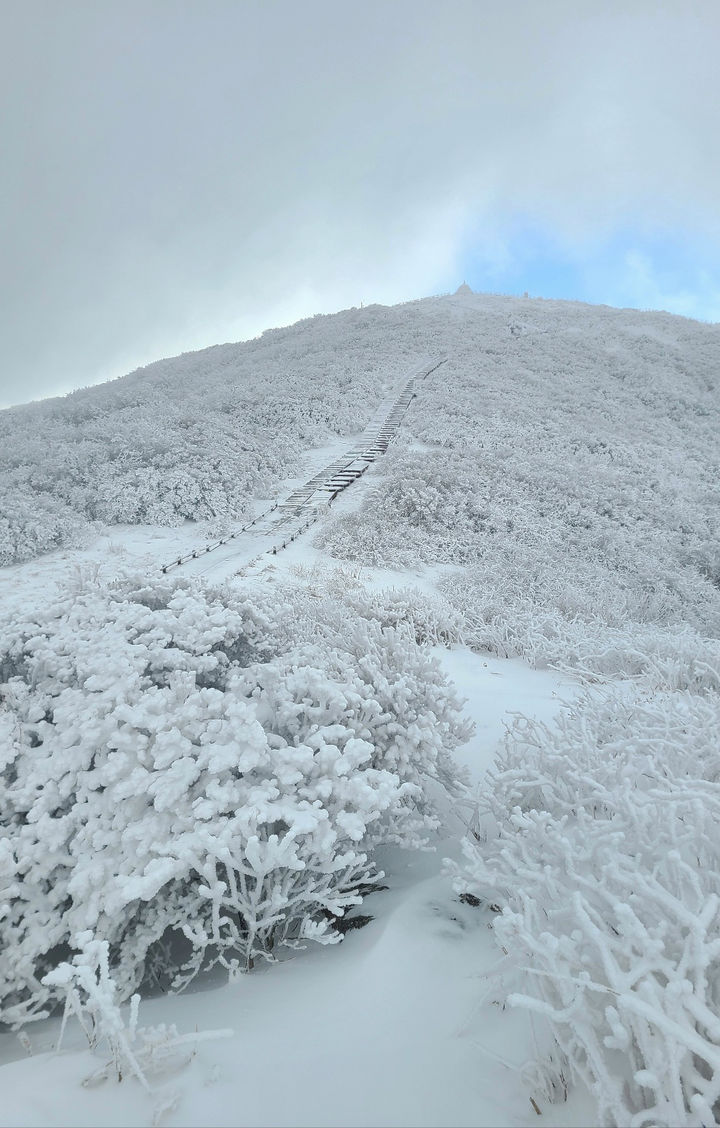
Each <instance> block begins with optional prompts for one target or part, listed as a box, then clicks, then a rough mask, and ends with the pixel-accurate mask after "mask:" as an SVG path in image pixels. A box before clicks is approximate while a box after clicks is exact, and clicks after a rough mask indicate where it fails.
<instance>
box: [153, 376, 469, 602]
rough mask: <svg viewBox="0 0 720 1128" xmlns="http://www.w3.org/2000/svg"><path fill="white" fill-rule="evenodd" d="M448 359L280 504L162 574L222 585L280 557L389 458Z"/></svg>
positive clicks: (391, 400) (334, 450)
mask: <svg viewBox="0 0 720 1128" xmlns="http://www.w3.org/2000/svg"><path fill="white" fill-rule="evenodd" d="M446 359H447V358H446V357H436V358H435V359H434V360H432V361H430V362H429V363H428V364H425V365H423V366H422V367H420V368H417V369H413V371H412V373H411V374H410V375H409V376H408V377H407V378H406V380H405V381H404V383H403V384H402V385H401V387H400V388H399V389H396V390H395V391H394V392H392V393H391V394H390V395H388V396H386V397H385V399H384V400H383V401H382V402H381V403H380V404H379V405H378V407H377V410H376V411H375V414H374V416H373V418H372V419H371V421H370V423H369V424H368V425H367V427H366V428H365V430H364V431H362V432H360V433H359V434H358V435H356V436H355V437H354V439H348V438H342V439H340V440H337V441H336V442H335V443H332V444H330V445H329V446H328V447H326V448H324V449H323V455H324V458H323V465H321V466H320V468H319V469H314V470H313V471H312V474H311V476H310V477H309V478H308V479H306V480H305V481H301V482H296V483H293V484H292V486H291V488H290V491H289V493H288V494H287V495H286V496H285V497H284V498H283V499H282V500H280V501H277V502H275V503H274V504H273V506H272V507H268V508H267V509H266V510H265V511H264V512H263V513H262V514H261V515H259V516H258V517H256V518H255V519H254V520H253V521H252V522H251V523H249V524H247V525H244V526H242V527H241V528H239V529H237V530H236V531H234V532H232V533H230V534H228V535H227V536H226V537H223V538H221V539H220V540H218V541H216V542H210V543H209V544H206V545H201V546H198V547H197V548H195V549H192V550H191V551H190V552H186V553H184V554H183V553H180V554H179V555H178V556H177V557H176V558H175V559H171V560H167V561H166V562H165V563H164V564H163V565H162V571H163V572H171V571H174V570H176V569H178V570H180V571H182V573H183V574H184V575H193V576H203V577H205V578H209V579H213V580H223V579H227V578H228V577H229V576H231V575H233V574H234V573H236V572H238V571H239V570H240V569H241V568H242V569H244V570H247V568H248V566H249V565H252V564H253V563H255V562H257V563H260V562H261V561H262V560H263V558H265V557H268V556H276V555H277V554H278V553H280V552H282V551H283V550H284V549H286V548H287V547H288V546H289V545H290V544H292V543H294V542H295V541H296V540H297V539H298V538H299V537H301V536H302V535H303V533H305V532H306V531H307V530H308V529H309V528H310V527H311V526H312V525H313V524H314V523H315V522H316V521H317V520H318V519H319V518H320V517H322V516H323V515H324V514H325V513H326V512H327V508H328V506H329V505H330V504H331V503H332V502H333V501H334V499H335V498H336V497H337V496H338V494H340V493H342V492H343V490H345V489H347V487H348V486H350V485H352V484H353V482H356V481H358V479H359V478H361V477H362V475H363V474H364V473H365V471H366V470H367V469H368V467H369V466H371V465H372V463H373V462H375V460H376V459H378V458H381V457H382V456H383V455H384V454H385V452H386V451H387V448H388V446H389V445H390V443H391V442H392V440H393V438H394V437H395V435H396V433H397V431H398V428H399V427H400V424H401V423H402V421H403V419H404V417H405V414H406V412H407V410H408V408H409V406H410V403H411V401H412V399H413V398H414V395H415V391H414V389H415V385H416V384H417V383H418V382H419V381H421V380H424V379H425V378H426V377H427V376H429V375H430V374H431V373H432V372H434V371H435V370H436V369H437V368H439V367H440V365H441V364H444V363H445V361H446ZM317 453H318V452H315V454H316V461H317Z"/></svg>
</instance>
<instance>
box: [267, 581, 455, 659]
mask: <svg viewBox="0 0 720 1128" xmlns="http://www.w3.org/2000/svg"><path fill="white" fill-rule="evenodd" d="M294 573H295V575H297V576H298V577H299V578H300V579H301V580H302V582H303V593H302V594H301V593H300V592H298V591H297V590H295V591H293V602H294V606H295V614H296V616H297V615H298V614H300V615H304V616H305V617H306V619H307V622H308V624H309V623H310V621H320V622H321V623H327V624H332V629H333V630H336V631H337V630H339V629H340V628H341V621H340V617H341V616H342V614H343V613H344V612H343V610H342V608H344V607H346V606H347V607H349V608H350V611H351V613H352V614H356V615H360V616H361V617H362V618H363V619H372V620H374V621H376V622H378V623H380V624H381V626H383V627H395V628H398V629H401V628H403V627H407V628H408V629H409V630H410V631H411V632H412V634H413V635H414V637H415V641H416V642H418V643H419V644H421V645H423V644H429V645H431V646H435V645H440V646H453V645H454V644H455V643H458V642H462V641H463V631H464V622H463V616H462V615H461V614H460V612H459V611H457V610H456V609H455V608H454V607H453V606H452V605H451V603H450V602H449V600H448V599H445V598H444V597H443V596H442V595H440V594H439V593H437V592H424V591H421V590H420V589H419V588H417V587H413V586H412V585H409V584H408V585H403V586H402V587H383V588H379V589H373V588H369V587H366V586H365V584H364V583H363V580H362V572H361V570H358V571H357V572H355V573H353V572H351V571H350V569H348V568H347V567H342V566H341V567H338V566H333V565H328V564H323V565H317V564H316V565H314V566H313V567H312V568H308V567H301V568H296V569H294ZM282 587H283V585H282V583H281V584H280V585H279V587H278V589H276V590H282ZM328 597H329V598H328Z"/></svg>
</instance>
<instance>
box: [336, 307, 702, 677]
mask: <svg viewBox="0 0 720 1128" xmlns="http://www.w3.org/2000/svg"><path fill="white" fill-rule="evenodd" d="M445 301H446V307H445V308H446V317H447V320H448V323H449V324H448V329H447V337H448V341H447V345H446V348H447V352H448V354H449V360H448V363H447V364H445V365H444V366H443V368H442V369H440V370H438V373H436V374H434V375H431V376H430V377H428V378H427V380H425V381H424V382H422V383H421V384H420V385H419V386H418V389H417V390H418V396H417V399H416V400H415V401H414V402H413V405H412V407H411V409H410V411H409V413H408V415H407V417H406V434H407V435H408V436H409V435H410V434H412V436H413V437H414V438H415V439H416V440H418V441H419V442H421V443H422V444H423V446H424V449H422V450H420V451H412V450H409V451H405V452H403V453H401V454H395V455H393V454H391V455H390V457H389V458H388V459H387V460H385V461H384V462H383V463H381V464H379V465H378V467H377V468H375V469H374V471H373V472H372V474H371V475H370V476H369V477H368V478H367V479H366V481H367V482H368V483H369V482H371V481H373V479H374V486H375V488H374V491H373V493H372V494H371V495H370V496H369V497H368V503H367V505H366V506H365V507H364V508H363V510H362V511H361V512H359V513H353V514H351V515H346V516H338V517H336V518H335V520H334V521H333V522H332V523H331V524H330V525H329V527H328V528H327V529H325V530H323V532H322V533H321V538H322V543H323V545H324V546H325V547H327V548H328V549H329V550H330V551H331V552H332V553H333V555H335V556H336V557H338V558H340V559H345V560H352V561H355V562H357V563H360V564H362V563H368V564H377V565H384V566H390V567H392V566H400V567H404V566H407V565H409V564H412V565H416V564H417V562H418V561H425V562H427V563H428V564H439V565H447V564H455V565H459V566H461V567H462V569H463V572H462V573H461V574H459V573H458V569H457V568H456V569H454V570H453V572H452V574H451V575H449V576H448V577H447V579H446V581H445V583H444V585H443V590H444V592H445V594H446V595H447V596H448V597H449V598H450V599H451V600H452V601H453V603H454V604H455V606H456V607H457V609H458V610H459V611H460V612H461V613H462V614H466V613H467V614H468V615H469V616H470V619H469V623H468V625H469V627H470V641H471V642H473V644H474V645H477V646H478V647H479V648H483V649H491V650H496V651H497V652H499V653H501V654H503V653H506V654H522V655H524V656H526V657H528V658H530V659H534V658H535V657H536V656H537V658H538V660H539V661H541V662H542V661H548V660H549V661H563V660H564V658H565V655H564V654H563V648H564V647H565V641H566V638H567V643H568V648H572V646H573V642H574V639H576V638H577V637H578V636H582V635H583V634H584V633H585V631H586V625H587V628H588V631H589V633H590V634H592V633H593V632H594V631H596V630H597V627H598V624H600V625H607V626H609V627H611V628H613V629H617V630H619V629H622V630H625V629H626V628H627V626H628V624H629V623H632V625H633V626H632V631H633V632H634V631H635V630H636V629H637V628H638V627H641V626H642V625H643V624H659V625H666V624H672V625H676V626H678V625H682V626H683V627H691V628H694V629H695V630H696V631H699V632H700V633H701V634H703V635H712V636H718V635H720V554H719V550H718V533H719V531H720V508H719V506H718V498H717V485H716V483H717V474H718V441H717V436H718V434H719V433H720V399H719V398H718V391H717V389H718V383H717V380H718V377H717V372H718V370H719V368H720V331H719V330H718V328H717V326H704V325H699V324H696V323H693V322H689V321H685V320H683V319H682V318H673V317H670V316H668V315H661V314H638V313H634V312H632V311H629V310H610V309H603V308H602V307H588V306H575V305H571V304H570V303H567V304H565V303H554V302H527V303H523V302H519V301H515V303H514V309H515V314H514V316H515V318H516V319H517V317H518V316H520V315H521V314H522V312H523V309H525V310H526V313H525V315H524V317H525V321H524V330H525V331H524V332H523V333H522V334H520V335H517V334H513V333H511V332H510V331H509V329H508V321H507V318H508V316H509V314H510V308H509V307H510V301H509V300H506V301H505V302H503V299H499V298H498V299H490V298H486V297H484V296H483V297H481V296H476V297H471V298H462V297H459V296H458V297H455V298H449V299H445ZM423 304H424V303H423ZM429 316H430V312H429V311H428V317H429ZM453 318H455V322H454V325H453V321H452V319H453ZM453 328H454V329H455V333H454V334H453ZM451 338H452V343H450V339H451ZM548 637H549V638H550V639H551V640H552V639H557V640H558V641H557V645H553V643H552V641H551V642H550V643H549V644H548V642H547V641H546V640H547V638H548Z"/></svg>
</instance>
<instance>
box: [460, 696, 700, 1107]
mask: <svg viewBox="0 0 720 1128" xmlns="http://www.w3.org/2000/svg"><path fill="white" fill-rule="evenodd" d="M719 747H720V696H719V695H718V693H717V692H715V691H713V690H708V691H705V692H703V693H700V694H695V693H689V692H685V693H677V692H676V693H669V692H665V693H656V694H654V695H653V694H651V693H649V692H647V691H645V692H641V691H639V690H637V689H634V690H630V689H628V688H627V687H626V688H625V689H624V690H622V689H619V690H615V691H613V692H612V693H611V692H607V693H606V694H605V696H604V697H603V698H598V697H597V696H588V697H587V698H585V699H584V700H583V701H582V702H580V703H579V704H578V705H577V706H575V707H574V709H573V710H572V711H571V712H568V713H565V714H564V715H562V716H561V717H560V718H559V719H558V722H557V724H556V726H555V727H554V728H552V729H550V728H547V727H545V726H543V725H539V724H536V723H531V722H528V721H523V720H519V721H518V722H517V726H516V729H515V732H514V733H513V734H512V738H511V739H510V740H509V742H508V744H507V747H506V751H505V754H504V756H503V757H502V758H501V760H500V762H499V764H498V766H497V768H496V769H495V770H494V772H492V773H491V775H490V777H489V779H488V784H489V786H488V788H487V790H486V791H485V792H484V794H483V796H482V797H481V800H480V818H479V821H478V824H477V826H476V827H475V829H474V832H473V834H472V835H471V836H470V837H469V838H468V840H467V843H466V857H467V864H466V867H465V870H464V872H462V873H460V874H459V875H458V876H457V879H456V880H457V886H458V888H459V889H460V890H461V891H463V892H472V893H473V894H474V895H475V896H478V897H480V898H482V899H483V900H486V901H488V902H490V903H491V904H493V905H495V906H497V907H499V908H501V909H502V913H501V915H500V916H499V917H498V918H497V919H496V921H495V925H494V929H495V934H496V936H497V939H498V941H499V943H500V944H501V945H502V947H503V948H504V950H505V951H506V952H508V953H509V957H510V960H511V962H512V965H513V966H515V967H517V968H521V969H523V972H522V974H523V977H524V978H523V991H522V993H521V994H516V995H512V996H511V997H510V1001H511V1002H512V1003H513V1004H516V1005H522V1006H526V1007H529V1008H530V1009H532V1010H534V1011H536V1012H540V1013H541V1014H543V1015H545V1016H546V1017H548V1018H549V1019H550V1020H551V1021H552V1023H553V1025H554V1028H555V1032H556V1036H557V1039H558V1042H559V1044H560V1047H561V1049H562V1050H563V1051H564V1053H566V1054H567V1056H568V1058H569V1060H570V1061H571V1063H572V1066H573V1068H574V1070H575V1071H576V1072H577V1073H578V1074H580V1075H581V1076H582V1077H583V1078H584V1079H585V1081H586V1082H587V1084H588V1085H589V1086H590V1087H591V1089H592V1090H593V1091H594V1093H595V1095H596V1097H597V1100H598V1102H599V1106H600V1116H601V1121H602V1123H607V1124H613V1125H618V1126H625V1125H638V1126H639V1125H660V1126H668V1128H671V1126H676V1125H686V1126H688V1128H691V1126H692V1128H699V1126H701V1125H708V1124H715V1123H717V1121H718V1116H719V1115H720V1023H718V1017H717V1015H718V1010H719V1008H720V897H718V892H717V891H718V888H720V841H719V840H718V835H717V827H718V821H719V820H720V758H719V757H718V748H719Z"/></svg>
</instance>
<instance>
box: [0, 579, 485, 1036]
mask: <svg viewBox="0 0 720 1128" xmlns="http://www.w3.org/2000/svg"><path fill="white" fill-rule="evenodd" d="M330 602H331V601H330V600H329V599H327V598H326V599H325V601H324V603H323V606H322V615H323V618H322V621H318V620H317V619H315V620H313V619H312V617H311V616H310V614H309V611H308V596H307V595H306V594H298V593H296V594H295V595H294V594H293V589H292V588H290V587H286V588H284V589H283V590H282V591H280V589H272V590H268V589H267V588H265V589H263V588H262V587H260V586H258V587H257V588H256V589H230V588H218V589H203V588H201V587H199V586H196V585H193V584H192V583H190V582H188V581H183V580H175V581H169V580H163V581H162V582H152V583H151V582H149V581H148V580H147V579H146V578H133V577H132V576H126V577H125V578H123V579H121V580H118V581H116V582H115V583H114V584H112V585H110V586H107V585H106V586H103V585H98V586H96V587H95V588H93V587H92V585H86V586H85V589H84V590H83V591H81V592H80V593H77V592H75V593H67V594H66V595H65V596H64V597H62V598H60V600H59V601H58V602H57V603H56V604H54V605H51V606H49V607H47V608H46V609H44V610H42V611H41V612H38V613H37V614H35V615H33V616H32V617H31V618H29V619H27V620H25V621H16V622H14V623H9V622H8V623H5V624H3V629H2V632H1V634H0V637H2V648H1V651H0V679H1V681H2V685H1V688H0V694H1V697H0V701H1V705H0V747H1V748H2V750H3V751H2V763H1V768H2V771H1V773H0V811H1V812H2V816H1V817H2V822H1V825H0V857H1V859H2V862H1V864H0V1001H1V1005H2V1011H1V1013H2V1017H3V1019H4V1020H5V1021H6V1022H9V1023H11V1024H13V1025H19V1024H21V1023H22V1022H24V1021H27V1020H28V1019H29V1018H31V1017H33V1016H34V1015H37V1014H39V1013H42V1011H44V1010H46V1009H47V1008H48V1007H49V1006H51V1005H52V1004H53V1003H54V1001H56V1000H57V998H58V991H59V990H60V985H59V983H58V981H57V977H55V978H53V977H52V976H51V977H50V978H47V976H48V973H50V972H52V969H53V968H54V967H55V966H56V965H57V964H58V963H61V962H63V961H64V962H67V960H68V957H69V955H70V946H71V944H72V942H73V937H75V936H76V935H77V934H79V933H85V932H87V931H91V932H92V933H93V935H94V937H95V938H96V939H97V940H98V941H106V942H107V943H108V945H109V953H110V966H111V968H112V976H113V979H114V981H115V982H116V983H117V985H118V990H119V992H120V998H126V997H128V996H129V995H131V994H132V992H133V991H135V990H136V989H137V987H138V986H139V985H140V984H141V983H143V982H144V981H147V980H148V979H150V978H152V977H155V978H160V979H161V980H162V981H165V982H168V981H170V982H171V983H172V984H173V986H174V987H176V988H177V987H180V986H182V985H184V984H185V983H187V982H188V981H189V980H190V979H191V978H192V977H193V976H194V975H195V974H196V973H197V972H198V970H200V969H201V968H205V967H208V966H211V965H212V964H213V963H215V962H220V963H221V964H222V965H223V966H225V967H226V968H228V969H229V970H230V971H231V972H232V971H234V970H235V969H237V968H245V967H248V966H251V965H252V962H253V960H255V959H257V958H258V957H263V958H268V959H272V958H274V953H275V952H276V951H277V950H278V948H279V947H280V946H281V945H283V944H285V945H288V944H289V945H296V944H298V943H301V942H303V941H304V940H307V939H316V940H320V941H324V942H328V941H333V940H336V939H338V933H337V931H336V930H335V929H334V927H333V920H334V918H336V917H339V916H342V915H343V913H344V911H345V909H346V908H348V907H349V906H351V905H353V904H357V903H358V902H359V900H360V899H361V898H362V895H363V893H364V891H366V890H367V889H368V888H370V887H372V886H373V884H374V883H376V881H377V877H378V873H377V870H376V867H375V864H374V862H373V851H374V849H375V847H376V846H377V845H378V844H380V843H397V844H401V845H405V846H410V845H417V844H419V843H420V842H421V841H423V840H424V839H425V838H426V836H427V835H428V833H429V832H431V831H432V830H433V829H434V828H435V827H436V826H437V825H438V815H437V809H436V803H437V801H438V797H439V796H440V795H442V794H443V793H445V792H447V791H450V792H453V791H455V790H456V789H457V788H458V787H461V786H462V785H461V783H460V782H459V776H458V773H457V772H456V769H455V767H454V765H453V761H452V758H451V751H452V749H453V747H454V746H455V745H456V744H457V743H458V742H459V741H462V740H464V739H466V738H467V735H468V733H467V730H466V725H465V724H464V723H463V722H461V721H460V720H458V717H459V706H458V703H457V701H456V699H455V697H454V695H453V692H452V690H451V689H450V688H449V686H448V684H447V682H446V680H445V678H444V676H443V675H442V674H441V672H440V670H439V667H438V665H437V664H436V663H435V662H434V660H433V659H431V658H429V657H428V656H427V654H426V653H425V652H424V651H423V650H422V649H421V648H420V647H419V646H418V645H417V643H416V641H415V638H414V632H413V629H412V628H411V627H410V626H408V625H402V624H400V623H398V625H397V626H396V627H393V626H386V625H383V623H382V622H381V621H380V617H379V616H378V615H366V614H364V613H363V610H362V606H361V599H360V596H359V595H355V596H354V606H352V605H351V603H350V601H347V600H346V601H345V602H343V601H342V600H341V599H340V598H339V597H337V599H336V604H335V607H334V609H331V608H330ZM330 612H332V613H330Z"/></svg>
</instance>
